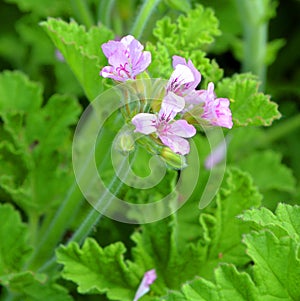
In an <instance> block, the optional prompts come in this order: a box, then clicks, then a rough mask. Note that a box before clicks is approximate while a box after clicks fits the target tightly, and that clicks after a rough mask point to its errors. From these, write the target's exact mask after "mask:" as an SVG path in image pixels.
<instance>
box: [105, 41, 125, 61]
mask: <svg viewBox="0 0 300 301" xmlns="http://www.w3.org/2000/svg"><path fill="white" fill-rule="evenodd" d="M120 47H121V48H122V50H125V47H124V46H123V45H122V44H121V43H120V42H118V41H108V42H107V43H104V44H102V46H101V48H102V51H103V53H104V55H105V56H106V57H107V58H109V57H110V56H111V55H113V54H114V53H115V52H116V51H117V50H119V51H120Z"/></svg>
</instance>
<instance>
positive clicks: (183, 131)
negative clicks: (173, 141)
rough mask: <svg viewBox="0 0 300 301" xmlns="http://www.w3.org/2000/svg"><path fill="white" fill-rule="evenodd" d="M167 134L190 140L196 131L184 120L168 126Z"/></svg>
mask: <svg viewBox="0 0 300 301" xmlns="http://www.w3.org/2000/svg"><path fill="white" fill-rule="evenodd" d="M168 133H170V134H172V135H176V136H180V137H183V138H190V137H193V136H194V135H195V134H196V129H195V128H194V127H193V126H192V125H191V124H188V122H187V121H186V120H183V119H182V120H176V121H174V122H173V123H171V124H170V125H169V130H168Z"/></svg>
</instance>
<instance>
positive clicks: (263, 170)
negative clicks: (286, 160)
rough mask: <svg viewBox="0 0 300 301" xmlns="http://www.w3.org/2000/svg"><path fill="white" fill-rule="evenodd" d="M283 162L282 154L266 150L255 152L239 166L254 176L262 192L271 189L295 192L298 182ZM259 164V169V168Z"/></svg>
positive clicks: (241, 161)
mask: <svg viewBox="0 0 300 301" xmlns="http://www.w3.org/2000/svg"><path fill="white" fill-rule="evenodd" d="M281 161H282V155H281V154H280V153H276V152H274V151H272V150H265V151H256V152H253V153H252V154H251V155H249V156H248V157H244V158H243V159H242V160H240V162H239V163H238V165H239V167H241V168H242V169H243V170H245V171H247V172H249V173H250V174H251V175H252V176H253V179H254V183H255V184H256V185H257V186H258V188H259V189H260V191H261V192H264V191H266V190H270V189H276V190H279V191H287V192H294V191H295V186H296V180H295V178H294V176H293V174H292V170H291V169H289V168H288V167H287V166H285V165H284V164H283V163H281ZM258 162H259V168H257V163H258Z"/></svg>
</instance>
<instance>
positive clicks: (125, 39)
mask: <svg viewBox="0 0 300 301" xmlns="http://www.w3.org/2000/svg"><path fill="white" fill-rule="evenodd" d="M132 41H137V40H136V39H135V38H134V37H133V36H132V35H127V36H125V37H123V38H122V39H121V40H120V42H121V43H122V44H123V45H124V46H125V47H126V48H128V47H129V45H130V44H131V43H132Z"/></svg>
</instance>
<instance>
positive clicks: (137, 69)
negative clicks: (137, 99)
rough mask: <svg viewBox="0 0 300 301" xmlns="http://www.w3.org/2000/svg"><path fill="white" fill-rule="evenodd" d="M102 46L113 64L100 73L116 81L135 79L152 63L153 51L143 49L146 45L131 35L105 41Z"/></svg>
mask: <svg viewBox="0 0 300 301" xmlns="http://www.w3.org/2000/svg"><path fill="white" fill-rule="evenodd" d="M101 48H102V51H103V53H104V55H105V56H106V57H107V59H108V62H109V64H110V65H111V66H106V67H104V68H103V69H102V70H101V71H100V75H101V76H103V77H109V78H112V79H114V80H116V81H120V82H123V81H126V80H128V79H135V78H136V76H137V75H138V74H139V73H142V72H143V71H145V70H146V68H147V67H148V66H149V64H150V63H151V53H150V52H149V51H143V49H144V46H143V45H142V44H141V43H140V42H139V41H138V40H136V39H135V38H134V37H133V36H131V35H128V36H125V37H123V38H122V39H121V40H120V41H109V42H107V43H104V44H103V45H102V46H101Z"/></svg>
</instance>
